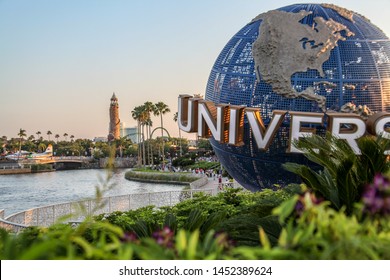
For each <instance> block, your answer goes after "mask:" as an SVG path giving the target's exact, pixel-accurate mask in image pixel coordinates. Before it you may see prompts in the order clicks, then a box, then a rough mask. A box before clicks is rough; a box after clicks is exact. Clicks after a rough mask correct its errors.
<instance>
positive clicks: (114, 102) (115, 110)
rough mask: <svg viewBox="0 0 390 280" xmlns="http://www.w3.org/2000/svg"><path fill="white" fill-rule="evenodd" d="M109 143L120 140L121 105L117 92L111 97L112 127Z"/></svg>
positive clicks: (110, 128)
mask: <svg viewBox="0 0 390 280" xmlns="http://www.w3.org/2000/svg"><path fill="white" fill-rule="evenodd" d="M107 138H108V141H112V140H115V139H119V138H120V119H119V103H118V98H117V97H116V95H115V92H114V93H113V94H112V97H111V104H110V126H109V129H108V137H107Z"/></svg>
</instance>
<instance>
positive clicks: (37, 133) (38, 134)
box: [35, 131, 42, 139]
mask: <svg viewBox="0 0 390 280" xmlns="http://www.w3.org/2000/svg"><path fill="white" fill-rule="evenodd" d="M35 134H36V135H37V139H41V138H40V137H39V136H40V135H41V134H42V133H41V132H40V131H37V132H35Z"/></svg>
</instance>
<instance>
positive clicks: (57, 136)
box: [54, 134, 60, 144]
mask: <svg viewBox="0 0 390 280" xmlns="http://www.w3.org/2000/svg"><path fill="white" fill-rule="evenodd" d="M54 137H55V138H56V139H57V144H58V138H60V135H59V134H56V135H55V136H54Z"/></svg>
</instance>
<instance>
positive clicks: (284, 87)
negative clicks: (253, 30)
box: [252, 10, 354, 111]
mask: <svg viewBox="0 0 390 280" xmlns="http://www.w3.org/2000/svg"><path fill="white" fill-rule="evenodd" d="M311 13H312V12H308V11H300V12H299V13H288V12H284V11H277V10H274V11H269V12H267V13H264V14H260V15H258V16H257V17H256V18H255V19H253V21H257V20H262V22H261V24H260V27H259V36H258V38H257V40H256V41H255V42H254V44H253V47H252V53H253V58H254V62H255V70H256V71H255V72H256V76H257V79H258V81H260V79H261V78H262V79H263V80H264V81H265V82H266V83H268V84H270V85H271V86H272V89H273V91H274V92H275V93H277V94H279V95H281V96H283V97H286V98H297V97H303V98H305V99H308V100H312V101H315V102H317V103H318V106H319V107H320V108H321V109H322V110H323V111H326V98H325V97H324V96H321V95H318V94H316V93H315V91H314V88H313V87H308V88H306V89H305V90H303V91H302V92H297V91H296V90H295V89H294V88H293V87H292V86H291V76H292V75H294V74H295V73H297V72H306V71H307V70H309V69H314V70H317V71H318V72H319V74H320V75H321V77H324V72H323V70H322V65H323V64H324V62H326V61H327V60H328V59H329V57H330V53H331V50H332V49H334V48H335V47H336V46H337V42H338V41H339V40H345V39H346V38H345V37H343V36H342V35H341V33H340V32H341V31H345V34H346V36H353V35H354V34H353V33H352V32H351V31H350V30H349V29H348V28H347V27H346V26H345V25H343V24H341V23H338V22H336V21H334V20H332V19H330V20H325V19H324V18H322V17H315V18H314V22H315V23H316V24H315V25H313V26H309V25H306V24H302V23H300V22H299V21H300V20H302V19H303V18H305V17H306V16H308V15H309V14H311Z"/></svg>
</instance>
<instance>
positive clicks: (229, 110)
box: [178, 95, 390, 154]
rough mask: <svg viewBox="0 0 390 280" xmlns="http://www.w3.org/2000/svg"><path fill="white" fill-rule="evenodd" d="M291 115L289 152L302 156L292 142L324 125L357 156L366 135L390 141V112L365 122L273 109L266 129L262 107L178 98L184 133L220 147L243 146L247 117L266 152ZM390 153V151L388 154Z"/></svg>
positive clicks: (356, 117)
mask: <svg viewBox="0 0 390 280" xmlns="http://www.w3.org/2000/svg"><path fill="white" fill-rule="evenodd" d="M287 114H288V115H289V116H290V136H289V145H288V150H287V152H290V153H303V152H302V151H301V150H299V149H297V148H296V147H294V145H292V144H291V143H294V141H297V140H299V139H300V138H303V137H310V136H312V135H314V134H315V133H316V128H315V126H320V125H324V122H325V120H326V123H327V131H329V132H330V133H331V134H332V135H334V136H335V137H338V138H340V139H344V140H345V141H347V143H348V144H349V145H350V146H351V148H352V149H353V151H354V152H355V153H356V154H361V152H360V149H359V147H358V145H357V142H356V140H357V139H359V138H360V137H362V136H364V135H365V134H367V133H369V134H372V135H381V136H382V137H384V138H389V139H390V132H388V131H387V129H386V125H387V124H388V123H390V113H386V112H379V113H376V114H374V115H372V116H370V117H369V118H368V119H367V120H366V121H364V120H363V119H362V118H361V117H360V116H359V115H357V114H353V113H339V112H327V113H311V112H294V111H283V110H274V111H273V112H272V117H271V120H270V122H269V123H268V125H267V127H266V126H265V124H264V122H263V120H262V117H261V114H260V109H259V108H251V107H246V106H237V105H230V104H215V103H213V102H211V101H206V100H204V99H202V98H198V97H193V96H191V95H179V104H178V123H179V128H180V129H181V130H182V131H185V132H188V133H194V132H196V133H198V136H199V137H205V138H209V137H214V139H215V140H216V141H219V142H220V143H221V144H230V145H235V146H241V145H244V143H245V139H244V115H246V118H247V121H248V123H249V126H250V128H251V131H252V134H253V138H254V139H255V141H256V144H257V147H258V148H259V149H260V150H267V149H268V148H269V146H270V145H271V143H272V141H273V139H274V137H275V134H276V132H277V131H278V129H279V128H280V127H281V125H282V123H283V121H285V119H286V115H287ZM388 152H389V154H390V151H388Z"/></svg>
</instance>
